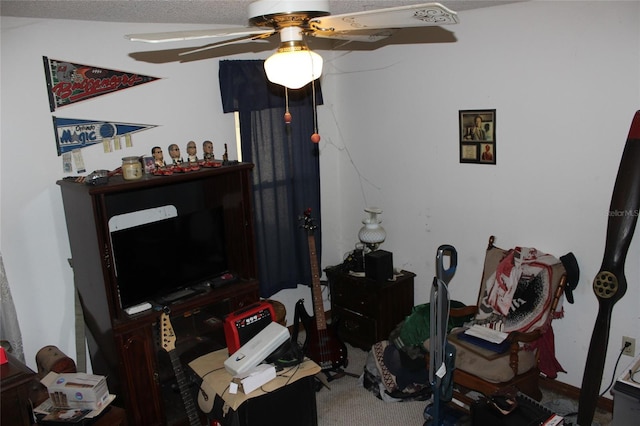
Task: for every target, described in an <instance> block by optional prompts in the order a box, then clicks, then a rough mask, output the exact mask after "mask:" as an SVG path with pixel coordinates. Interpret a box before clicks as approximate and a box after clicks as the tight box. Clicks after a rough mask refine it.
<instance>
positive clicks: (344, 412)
mask: <svg viewBox="0 0 640 426" xmlns="http://www.w3.org/2000/svg"><path fill="white" fill-rule="evenodd" d="M347 349H348V354H349V365H348V366H347V368H345V371H346V372H348V373H351V374H354V375H357V376H360V375H361V374H362V372H363V369H364V365H365V362H366V358H367V352H365V351H363V350H361V349H357V348H354V347H352V346H350V345H347ZM328 386H329V388H327V387H322V388H321V389H320V390H319V391H318V392H317V394H316V403H317V409H318V426H342V425H356V426H359V425H397V426H414V425H415V426H422V425H423V424H424V422H425V419H424V414H423V413H424V409H425V407H426V405H427V402H426V401H404V402H384V401H382V400H380V399H378V398H376V396H375V395H374V394H373V393H371V392H370V391H368V390H367V389H365V388H364V387H363V386H362V380H361V379H359V378H356V377H351V376H349V375H345V376H343V377H341V378H338V379H335V380H332V381H330V382H329V383H328ZM541 403H542V405H544V406H545V407H547V408H549V409H550V410H551V411H553V412H555V413H557V414H559V415H562V416H565V415H567V414H571V413H575V412H577V401H573V400H571V399H567V398H565V397H564V396H561V395H557V394H554V393H552V392H548V391H546V390H543V399H542V401H541ZM575 419H576V415H569V416H567V417H566V418H565V422H566V423H565V424H575ZM470 423H471V422H470V420H469V418H468V416H467V417H463V418H461V419H460V420H459V421H458V423H456V424H457V425H459V426H464V425H469V424H470ZM610 424H611V413H608V412H601V411H600V410H598V411H597V412H596V416H595V418H594V422H593V425H595V426H609V425H610Z"/></svg>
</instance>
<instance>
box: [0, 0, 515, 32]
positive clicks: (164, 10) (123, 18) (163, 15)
mask: <svg viewBox="0 0 640 426" xmlns="http://www.w3.org/2000/svg"><path fill="white" fill-rule="evenodd" d="M252 1H253V0H199V1H196V0H81V1H76V0H10V1H5V0H2V1H0V14H1V15H2V16H16V17H27V18H47V19H74V20H85V21H106V22H144V23H182V24H210V25H214V24H215V25H229V26H236V25H241V26H244V25H247V20H248V16H247V10H248V5H249V3H251V2H252ZM517 1H522V0H512V1H504V0H503V1H484V0H449V1H447V0H444V1H440V2H439V3H441V4H443V5H444V6H446V7H448V8H450V9H452V10H454V11H457V12H460V11H463V10H469V9H478V8H483V7H490V6H496V5H499V4H505V3H515V2H517ZM427 2H428V1H424V0H413V1H411V0H410V1H395V0H386V1H374V0H353V1H329V9H330V10H331V13H332V14H334V15H338V14H341V13H348V12H357V11H362V10H372V9H382V8H385V7H393V6H404V5H411V4H420V3H427Z"/></svg>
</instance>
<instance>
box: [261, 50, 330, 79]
mask: <svg viewBox="0 0 640 426" xmlns="http://www.w3.org/2000/svg"><path fill="white" fill-rule="evenodd" d="M322 62H323V61H322V56H320V55H318V54H317V53H316V52H313V51H312V50H310V49H309V48H308V47H307V45H306V44H305V43H304V42H303V41H302V40H290V41H283V42H282V43H281V44H280V47H279V48H278V51H277V52H276V53H274V54H273V55H271V56H270V57H269V58H267V60H266V61H265V62H264V70H265V72H266V74H267V78H268V79H269V81H270V82H272V83H275V84H280V85H282V86H285V87H287V88H289V89H300V88H301V87H304V86H306V85H307V84H309V83H311V82H312V81H313V80H315V79H317V78H319V77H320V75H321V74H322Z"/></svg>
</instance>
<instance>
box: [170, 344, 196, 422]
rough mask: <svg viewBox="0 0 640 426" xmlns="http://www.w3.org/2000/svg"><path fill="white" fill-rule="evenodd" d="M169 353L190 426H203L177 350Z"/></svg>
mask: <svg viewBox="0 0 640 426" xmlns="http://www.w3.org/2000/svg"><path fill="white" fill-rule="evenodd" d="M168 353H169V358H170V359H171V365H172V366H173V373H174V374H175V376H176V380H177V381H178V388H179V389H180V396H181V397H182V402H183V403H184V409H185V411H186V412H187V416H188V417H189V426H202V423H200V417H199V416H198V411H197V410H196V406H195V404H194V403H193V398H192V397H191V394H190V393H189V386H188V385H187V379H186V378H185V376H184V371H183V370H182V363H181V362H180V358H179V357H178V355H177V354H176V351H175V350H171V351H168Z"/></svg>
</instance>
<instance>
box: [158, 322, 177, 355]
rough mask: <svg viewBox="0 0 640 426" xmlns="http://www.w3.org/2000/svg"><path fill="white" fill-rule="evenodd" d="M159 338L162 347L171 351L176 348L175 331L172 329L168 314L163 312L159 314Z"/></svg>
mask: <svg viewBox="0 0 640 426" xmlns="http://www.w3.org/2000/svg"><path fill="white" fill-rule="evenodd" d="M160 339H161V345H162V349H164V350H165V351H167V352H171V351H172V350H174V349H175V348H176V333H175V332H174V331H173V326H172V325H171V320H170V319H169V314H168V313H167V312H163V313H162V315H161V316H160Z"/></svg>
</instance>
